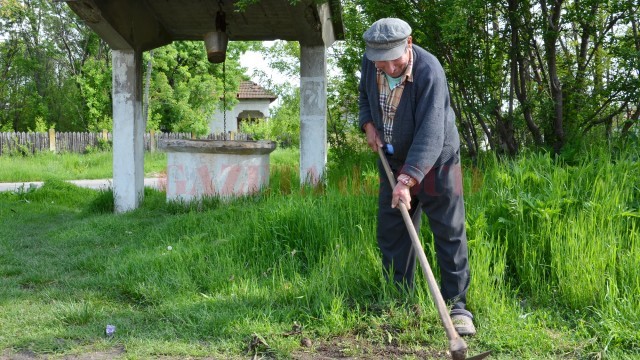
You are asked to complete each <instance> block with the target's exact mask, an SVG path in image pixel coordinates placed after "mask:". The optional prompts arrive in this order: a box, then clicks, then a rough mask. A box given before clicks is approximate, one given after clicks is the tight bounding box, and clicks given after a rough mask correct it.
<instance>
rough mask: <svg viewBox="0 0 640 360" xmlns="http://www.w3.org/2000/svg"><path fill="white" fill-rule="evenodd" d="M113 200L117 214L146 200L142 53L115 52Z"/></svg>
mask: <svg viewBox="0 0 640 360" xmlns="http://www.w3.org/2000/svg"><path fill="white" fill-rule="evenodd" d="M112 59H113V60H112V61H113V196H114V202H115V212H116V213H121V212H125V211H129V210H133V209H135V208H137V207H138V206H139V204H140V202H141V201H142V198H143V196H144V131H145V122H144V119H143V118H142V66H141V64H142V53H141V52H139V51H135V50H113V51H112Z"/></svg>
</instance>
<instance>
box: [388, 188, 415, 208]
mask: <svg viewBox="0 0 640 360" xmlns="http://www.w3.org/2000/svg"><path fill="white" fill-rule="evenodd" d="M400 201H402V202H403V203H404V205H405V206H406V207H407V210H411V188H410V187H408V186H407V185H405V184H403V183H401V182H399V183H397V184H396V187H394V188H393V196H392V198H391V207H392V208H394V209H395V208H396V207H398V202H400Z"/></svg>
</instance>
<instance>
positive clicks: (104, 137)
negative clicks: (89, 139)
mask: <svg viewBox="0 0 640 360" xmlns="http://www.w3.org/2000/svg"><path fill="white" fill-rule="evenodd" d="M102 140H104V142H105V143H106V142H107V141H109V132H108V131H107V129H102Z"/></svg>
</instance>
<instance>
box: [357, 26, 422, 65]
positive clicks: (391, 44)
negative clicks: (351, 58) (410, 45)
mask: <svg viewBox="0 0 640 360" xmlns="http://www.w3.org/2000/svg"><path fill="white" fill-rule="evenodd" d="M409 35H411V26H409V24H407V23H406V22H405V21H404V20H400V19H396V18H384V19H380V20H378V21H376V22H374V23H373V25H371V27H370V28H369V29H367V31H365V32H364V34H363V35H362V38H363V39H364V41H365V45H366V48H365V54H366V55H367V58H368V59H369V60H371V61H389V60H395V59H397V58H399V57H400V56H402V54H403V53H404V50H405V46H406V44H407V38H408V37H409Z"/></svg>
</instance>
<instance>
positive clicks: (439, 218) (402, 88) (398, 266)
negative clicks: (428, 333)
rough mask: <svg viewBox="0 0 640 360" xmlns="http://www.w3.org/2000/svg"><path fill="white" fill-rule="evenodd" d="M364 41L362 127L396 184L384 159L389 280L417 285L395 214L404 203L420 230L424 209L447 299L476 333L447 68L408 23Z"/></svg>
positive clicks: (380, 29)
mask: <svg viewBox="0 0 640 360" xmlns="http://www.w3.org/2000/svg"><path fill="white" fill-rule="evenodd" d="M363 38H364V41H365V44H366V50H365V56H364V58H363V60H362V68H361V79H360V87H359V90H360V116H359V118H360V127H361V129H362V130H363V131H364V132H365V133H366V137H367V143H368V145H369V146H370V147H371V149H372V150H373V151H376V152H377V151H378V147H383V149H384V150H385V153H386V157H387V160H388V161H389V164H390V165H391V168H392V170H393V172H394V175H395V176H396V177H397V180H398V182H397V184H396V186H395V187H394V188H391V185H390V183H389V181H388V180H387V178H386V176H385V173H384V169H383V168H382V165H381V164H380V162H379V164H378V167H379V170H380V191H379V200H378V225H377V237H378V246H379V247H380V251H381V253H382V263H383V267H384V269H385V275H386V276H387V277H391V278H392V279H393V280H394V281H395V282H396V284H397V285H398V286H399V287H401V288H412V287H413V283H414V273H415V268H416V264H415V260H416V254H415V251H414V249H413V247H412V245H411V238H410V236H409V233H408V230H407V229H406V226H405V224H404V222H403V219H402V215H401V213H400V212H399V211H398V209H396V206H397V205H398V202H399V201H402V202H403V203H404V204H405V205H406V206H407V208H409V209H410V213H411V216H412V219H413V222H414V225H415V227H416V230H417V231H419V229H420V221H421V214H422V211H424V212H425V214H426V215H427V217H428V219H429V225H430V227H431V231H432V232H433V235H434V238H435V249H436V255H437V259H438V265H439V266H440V272H441V275H442V276H441V279H440V287H441V293H442V296H443V298H444V299H445V301H447V303H448V304H449V305H450V306H451V318H452V320H453V323H454V326H455V328H456V330H457V331H458V333H459V334H460V335H473V334H475V332H476V330H475V327H474V325H473V315H472V314H471V312H469V311H468V310H467V309H466V303H467V297H466V294H467V290H468V288H469V280H470V275H469V263H468V255H467V237H466V231H465V212H464V199H463V194H462V178H461V177H462V172H461V166H460V156H459V148H460V138H459V135H458V131H457V128H456V125H455V115H454V113H453V110H452V109H451V106H450V99H449V90H448V86H447V80H446V77H445V74H444V70H443V68H442V66H441V65H440V63H439V62H438V60H437V59H436V58H435V57H434V56H433V55H432V54H430V53H429V52H427V51H426V50H424V49H423V48H421V47H419V46H417V45H414V44H413V42H412V38H411V27H410V26H409V24H407V23H406V22H405V21H403V20H400V19H394V18H386V19H381V20H378V21H376V22H375V23H374V24H373V25H372V26H371V27H370V28H369V29H368V30H367V31H366V32H365V33H364V35H363Z"/></svg>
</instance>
